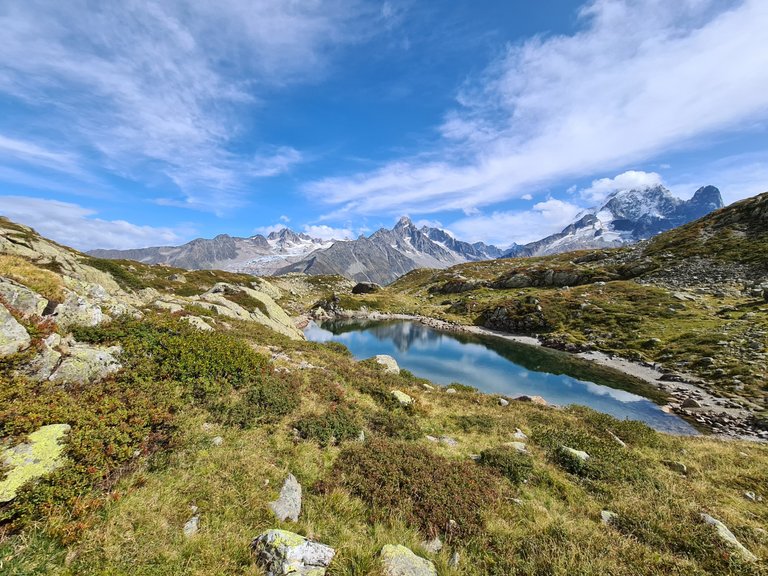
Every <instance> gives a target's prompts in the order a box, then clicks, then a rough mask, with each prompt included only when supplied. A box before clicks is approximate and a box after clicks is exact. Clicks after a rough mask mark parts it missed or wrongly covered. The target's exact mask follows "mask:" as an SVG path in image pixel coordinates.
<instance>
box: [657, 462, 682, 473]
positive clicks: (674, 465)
mask: <svg viewBox="0 0 768 576" xmlns="http://www.w3.org/2000/svg"><path fill="white" fill-rule="evenodd" d="M663 464H664V465H665V466H666V467H667V468H669V469H670V470H674V471H675V472H679V473H680V474H687V473H688V467H687V466H686V465H685V464H683V463H682V462H678V461H676V460H664V461H663Z"/></svg>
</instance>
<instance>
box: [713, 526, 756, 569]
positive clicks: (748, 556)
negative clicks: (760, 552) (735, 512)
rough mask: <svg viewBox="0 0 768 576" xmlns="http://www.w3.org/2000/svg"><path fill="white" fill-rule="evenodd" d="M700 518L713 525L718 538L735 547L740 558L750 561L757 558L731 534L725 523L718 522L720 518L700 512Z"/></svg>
mask: <svg viewBox="0 0 768 576" xmlns="http://www.w3.org/2000/svg"><path fill="white" fill-rule="evenodd" d="M701 519H702V520H704V522H706V523H707V524H710V525H712V526H714V527H715V530H717V535H718V536H719V537H720V539H721V540H722V541H723V542H725V543H726V544H728V545H729V546H731V547H732V548H733V549H735V550H736V552H738V553H739V555H740V556H741V557H742V558H744V559H745V560H749V561H750V562H754V561H756V560H757V556H755V555H754V554H752V552H750V551H749V550H747V549H746V548H745V547H744V545H743V544H742V543H741V542H739V541H738V540H737V539H736V536H734V535H733V532H731V531H730V530H729V529H728V527H727V526H726V525H725V524H723V523H722V522H720V520H718V519H717V518H713V517H712V516H710V515H709V514H702V515H701Z"/></svg>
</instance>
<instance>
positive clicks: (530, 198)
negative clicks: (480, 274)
mask: <svg viewBox="0 0 768 576" xmlns="http://www.w3.org/2000/svg"><path fill="white" fill-rule="evenodd" d="M520 200H533V195H532V194H523V195H522V196H520Z"/></svg>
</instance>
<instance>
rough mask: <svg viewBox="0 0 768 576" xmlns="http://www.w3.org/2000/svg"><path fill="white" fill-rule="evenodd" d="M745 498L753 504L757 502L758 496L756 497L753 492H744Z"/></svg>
mask: <svg viewBox="0 0 768 576" xmlns="http://www.w3.org/2000/svg"><path fill="white" fill-rule="evenodd" d="M744 498H746V499H747V500H752V502H757V496H755V493H754V492H751V491H747V492H744Z"/></svg>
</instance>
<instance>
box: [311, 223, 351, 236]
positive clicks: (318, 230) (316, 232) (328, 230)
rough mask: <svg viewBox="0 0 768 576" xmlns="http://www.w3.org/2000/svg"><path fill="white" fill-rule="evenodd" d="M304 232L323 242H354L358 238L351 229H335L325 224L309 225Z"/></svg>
mask: <svg viewBox="0 0 768 576" xmlns="http://www.w3.org/2000/svg"><path fill="white" fill-rule="evenodd" d="M304 232H305V233H306V234H309V235H310V236H312V238H320V239H322V240H354V239H355V238H356V237H357V236H356V235H355V232H354V231H353V230H352V229H351V228H333V227H332V226H326V225H324V224H307V225H305V226H304Z"/></svg>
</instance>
